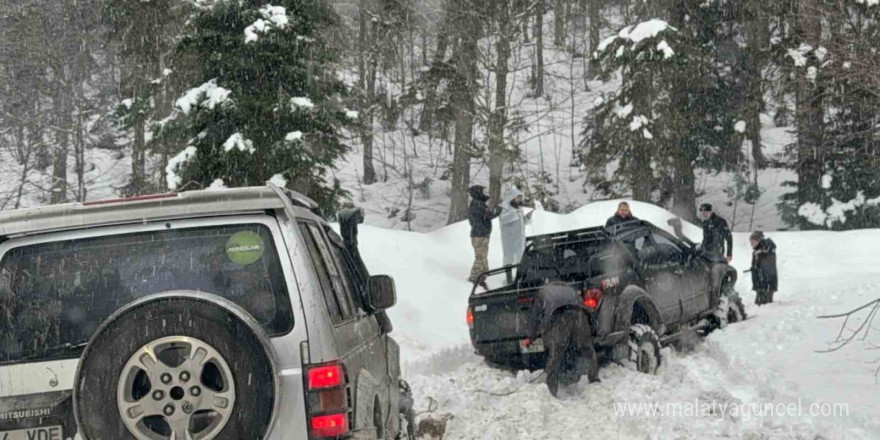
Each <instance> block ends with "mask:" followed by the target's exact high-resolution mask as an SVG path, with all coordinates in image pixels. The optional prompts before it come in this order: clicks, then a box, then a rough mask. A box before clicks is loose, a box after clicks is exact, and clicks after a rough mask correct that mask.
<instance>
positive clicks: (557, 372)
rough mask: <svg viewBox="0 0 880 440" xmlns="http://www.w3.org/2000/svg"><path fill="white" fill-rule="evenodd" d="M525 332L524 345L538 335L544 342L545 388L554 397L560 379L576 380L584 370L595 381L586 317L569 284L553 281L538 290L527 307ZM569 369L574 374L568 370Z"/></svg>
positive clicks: (596, 365) (596, 368)
mask: <svg viewBox="0 0 880 440" xmlns="http://www.w3.org/2000/svg"><path fill="white" fill-rule="evenodd" d="M526 335H527V337H528V339H526V341H525V345H526V347H529V346H531V345H532V343H533V342H534V341H535V339H537V338H538V337H541V338H542V340H543V342H544V348H545V349H546V350H547V354H548V358H547V366H546V367H544V371H545V372H546V373H547V388H549V389H550V394H552V395H553V396H554V397H555V396H556V392H557V391H558V389H559V383H560V379H562V380H563V382H569V381H571V382H574V383H577V382H578V381H579V380H580V377H581V375H583V374H584V373H586V374H587V377H588V378H589V380H590V383H593V382H598V381H599V363H598V360H597V359H596V350H595V348H593V331H592V328H591V327H590V317H589V316H588V314H587V309H586V307H585V306H584V303H583V301H582V300H581V297H580V296H579V295H578V293H577V291H576V290H574V289H572V288H571V286H569V285H567V284H564V283H558V282H556V283H551V284H548V285H547V286H544V287H543V288H542V289H541V290H540V291H538V294H537V298H536V299H535V304H534V305H533V306H532V309H531V310H530V311H529V320H528V327H527V329H526ZM566 353H568V354H569V357H568V359H566V357H567V356H566ZM572 371H573V373H574V374H571V373H570V372H572ZM560 376H564V377H560ZM569 376H573V377H569Z"/></svg>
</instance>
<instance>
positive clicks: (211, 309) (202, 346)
mask: <svg viewBox="0 0 880 440" xmlns="http://www.w3.org/2000/svg"><path fill="white" fill-rule="evenodd" d="M275 372H276V364H275V355H274V352H273V351H272V348H271V345H270V342H269V339H268V337H267V336H266V334H265V332H264V331H263V330H262V328H260V326H259V325H258V324H257V323H256V321H255V320H254V319H253V318H252V317H251V316H250V315H249V314H248V313H247V312H245V311H244V310H243V309H242V308H240V307H238V306H236V305H235V304H233V303H231V302H229V301H228V300H225V299H223V298H220V297H218V296H215V295H210V294H204V293H197V292H168V293H163V294H158V295H152V296H149V297H145V298H142V299H140V300H138V301H136V302H134V303H132V304H130V305H128V306H125V307H124V308H122V309H121V310H119V311H118V312H116V313H115V314H113V316H111V317H110V318H108V319H107V320H106V321H105V322H104V323H103V324H102V325H101V327H99V328H98V330H97V331H96V332H95V334H94V335H93V336H92V338H91V340H90V341H89V344H88V346H87V347H86V349H85V351H84V352H83V355H82V358H81V360H80V364H79V368H78V369H77V372H76V378H75V382H74V389H73V402H74V403H73V404H74V413H75V415H76V422H77V426H78V429H79V431H80V435H81V436H82V438H83V439H84V440H133V439H137V440H160V439H169V440H190V439H196V440H213V439H219V440H261V439H264V438H266V437H268V434H269V432H270V430H271V427H272V424H273V422H274V418H275V416H276V413H277V407H278V401H279V383H278V382H277V377H278V376H277V375H276V374H275Z"/></svg>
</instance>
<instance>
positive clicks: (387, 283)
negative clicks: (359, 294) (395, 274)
mask: <svg viewBox="0 0 880 440" xmlns="http://www.w3.org/2000/svg"><path fill="white" fill-rule="evenodd" d="M396 303H397V289H395V287H394V278H391V277H390V276H388V275H373V276H371V277H370V281H369V293H368V294H367V304H366V306H367V309H368V310H367V311H369V312H371V313H376V312H381V311H383V310H385V309H389V308H391V307H393V306H394V304H396Z"/></svg>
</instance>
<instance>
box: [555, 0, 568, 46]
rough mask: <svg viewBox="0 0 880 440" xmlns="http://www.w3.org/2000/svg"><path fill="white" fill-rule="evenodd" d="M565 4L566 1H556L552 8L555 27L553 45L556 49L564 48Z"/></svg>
mask: <svg viewBox="0 0 880 440" xmlns="http://www.w3.org/2000/svg"><path fill="white" fill-rule="evenodd" d="M565 4H566V0H556V6H555V7H554V8H553V16H554V18H555V21H554V23H555V26H554V27H553V45H554V46H556V47H557V48H562V47H564V46H565Z"/></svg>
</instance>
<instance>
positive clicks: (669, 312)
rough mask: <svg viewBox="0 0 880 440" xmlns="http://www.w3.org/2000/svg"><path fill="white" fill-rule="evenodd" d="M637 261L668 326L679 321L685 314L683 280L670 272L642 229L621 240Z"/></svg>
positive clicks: (649, 234)
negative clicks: (682, 299)
mask: <svg viewBox="0 0 880 440" xmlns="http://www.w3.org/2000/svg"><path fill="white" fill-rule="evenodd" d="M622 241H623V243H624V244H625V245H626V246H627V247H629V249H630V251H632V252H633V255H634V256H635V258H636V264H637V265H638V269H637V271H638V272H639V274H640V275H641V276H642V277H643V278H644V281H645V290H647V292H648V294H649V295H651V298H652V299H653V300H654V303H655V304H656V305H657V307H658V308H659V309H660V315H662V317H663V322H665V323H666V324H674V323H677V322H679V320H680V319H681V314H682V306H681V302H680V290H681V285H680V284H681V280H680V277H679V276H678V275H676V274H674V273H673V271H670V270H668V267H667V265H666V264H665V263H664V261H663V259H662V258H661V254H660V249H659V248H658V246H657V243H656V242H654V240H653V239H652V237H651V232H650V230H649V229H647V228H640V229H638V230H636V231H634V232H633V233H632V234H631V235H628V236H626V237H624V238H623V239H622Z"/></svg>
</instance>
